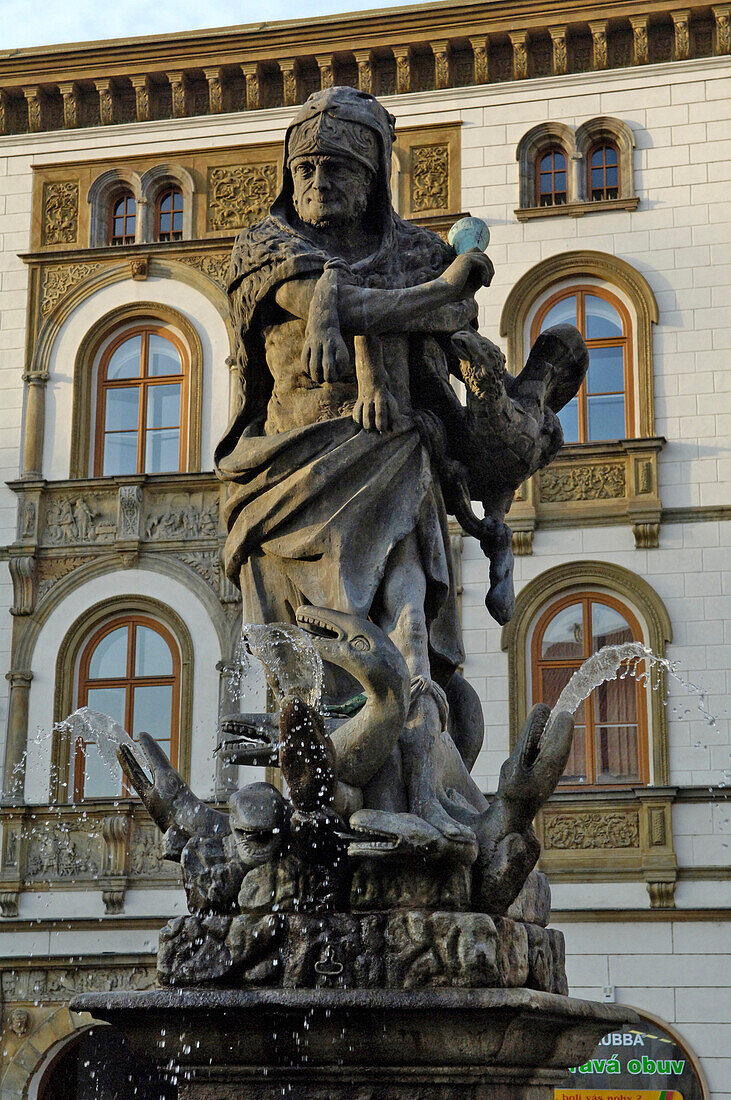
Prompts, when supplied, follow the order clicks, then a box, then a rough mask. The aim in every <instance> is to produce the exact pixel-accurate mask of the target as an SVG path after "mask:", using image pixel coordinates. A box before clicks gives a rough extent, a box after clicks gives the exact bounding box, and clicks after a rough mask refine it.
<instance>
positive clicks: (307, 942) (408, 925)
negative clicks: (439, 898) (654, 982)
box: [158, 909, 568, 994]
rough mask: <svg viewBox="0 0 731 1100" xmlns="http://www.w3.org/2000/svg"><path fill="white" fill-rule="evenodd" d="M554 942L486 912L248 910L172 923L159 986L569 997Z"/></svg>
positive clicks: (164, 941)
mask: <svg viewBox="0 0 731 1100" xmlns="http://www.w3.org/2000/svg"><path fill="white" fill-rule="evenodd" d="M564 959H565V953H564V941H563V935H562V934H561V933H560V932H558V931H556V930H555V929H552V928H543V927H542V926H541V925H538V924H529V923H526V922H524V921H517V920H511V919H510V918H508V917H490V916H488V915H487V914H486V913H466V912H449V911H447V912H443V911H442V912H440V911H436V912H435V911H432V910H429V909H396V910H392V911H390V912H375V913H374V912H370V913H325V914H322V915H315V914H311V913H293V912H275V913H271V912H270V913H262V912H248V913H242V914H241V915H240V916H236V917H232V918H222V917H212V918H205V919H200V918H197V917H178V918H176V919H175V920H173V921H171V922H170V923H169V924H168V925H167V926H166V927H165V928H164V929H163V931H162V932H161V934H160V951H159V954H158V975H159V978H160V981H161V982H162V983H163V984H166V985H181V986H182V985H195V984H200V983H202V982H208V983H210V982H220V983H221V984H222V985H226V986H234V987H239V986H282V987H284V988H289V989H314V988H317V987H322V988H330V989H333V988H339V989H374V988H382V989H384V988H385V989H440V988H445V987H452V988H461V989H492V988H497V989H515V988H519V987H521V986H527V987H528V988H529V989H539V990H543V991H544V992H546V993H563V994H566V993H567V992H568V986H567V983H566V974H565V969H564Z"/></svg>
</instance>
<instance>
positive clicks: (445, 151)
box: [411, 144, 449, 213]
mask: <svg viewBox="0 0 731 1100" xmlns="http://www.w3.org/2000/svg"><path fill="white" fill-rule="evenodd" d="M448 209H449V146H448V145H446V144H445V145H414V146H412V149H411V210H412V212H413V213H418V212H420V211H424V210H448Z"/></svg>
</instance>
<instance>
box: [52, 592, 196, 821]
mask: <svg viewBox="0 0 731 1100" xmlns="http://www.w3.org/2000/svg"><path fill="white" fill-rule="evenodd" d="M124 615H130V616H140V615H142V616H145V617H147V618H152V619H154V620H155V621H156V622H159V623H160V624H161V625H162V626H163V627H165V629H166V630H167V631H168V632H169V633H170V634H172V636H173V638H174V639H175V641H176V643H177V646H178V649H179V652H180V671H179V675H180V699H179V708H180V709H179V730H178V744H177V752H178V757H177V767H178V771H179V772H180V774H181V775H182V776H183V778H184V779H186V780H187V779H189V778H190V760H191V747H192V718H193V640H192V638H191V636H190V632H189V630H188V628H187V626H186V625H185V623H184V622H183V620H182V619H181V618H180V616H179V615H178V614H177V612H175V611H174V610H173V609H172V608H171V607H168V605H167V604H164V603H162V602H161V601H160V600H155V599H152V598H151V597H149V596H115V597H114V598H112V599H109V600H103V601H102V602H101V603H97V604H95V605H94V606H93V607H90V608H88V609H87V610H85V611H84V613H83V614H82V615H80V616H79V617H78V619H77V620H76V622H75V623H74V625H73V626H72V627H71V629H70V630H69V631H68V633H67V634H66V637H65V638H64V640H63V643H62V644H61V646H60V648H59V651H58V655H57V657H56V665H55V690H54V698H53V721H54V727H55V724H56V723H59V722H61V721H62V720H63V719H64V718H65V716H66V715H67V714H70V713H71V711H72V710H73V709H74V699H75V691H76V683H75V677H76V666H77V663H78V656H79V654H80V653H81V650H82V649H83V647H84V646H85V644H86V643H87V642H88V640H89V639H90V638H91V636H92V635H93V634H94V633H95V631H96V630H97V629H98V628H99V627H100V626H101V625H102V624H103V623H105V622H106V621H108V620H110V619H117V618H121V617H122V616H124ZM69 752H70V743H69V735H68V732H64V731H60V730H58V729H56V728H54V736H53V745H52V749H51V790H50V792H49V797H50V801H51V802H58V803H65V802H67V801H68V800H69V796H68V784H69V782H70V776H69ZM93 801H96V800H93Z"/></svg>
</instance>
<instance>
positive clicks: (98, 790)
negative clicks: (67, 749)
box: [84, 742, 122, 798]
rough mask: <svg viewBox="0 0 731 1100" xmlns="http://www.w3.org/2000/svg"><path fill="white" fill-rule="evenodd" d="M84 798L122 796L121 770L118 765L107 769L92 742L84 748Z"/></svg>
mask: <svg viewBox="0 0 731 1100" xmlns="http://www.w3.org/2000/svg"><path fill="white" fill-rule="evenodd" d="M85 756H86V759H85V761H84V797H85V798H116V797H119V796H120V795H121V794H122V769H121V768H120V766H119V764H115V765H114V767H113V768H109V767H107V765H106V764H105V763H104V761H103V760H102V758H101V755H100V753H99V749H98V748H97V746H96V745H95V744H94V743H93V742H88V743H87V745H86V748H85Z"/></svg>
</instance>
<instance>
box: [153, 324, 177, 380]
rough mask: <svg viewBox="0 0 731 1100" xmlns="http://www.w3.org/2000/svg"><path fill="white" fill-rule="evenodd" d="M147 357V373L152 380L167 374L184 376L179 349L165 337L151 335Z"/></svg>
mask: <svg viewBox="0 0 731 1100" xmlns="http://www.w3.org/2000/svg"><path fill="white" fill-rule="evenodd" d="M147 355H148V361H147V373H148V375H149V376H150V377H151V378H159V377H160V376H161V375H165V374H182V372H183V368H182V365H181V363H180V356H179V355H178V351H177V348H176V347H175V345H174V344H171V343H170V341H169V340H166V339H165V337H164V336H158V335H157V334H156V333H151V334H150V344H149V349H148V353H147Z"/></svg>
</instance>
